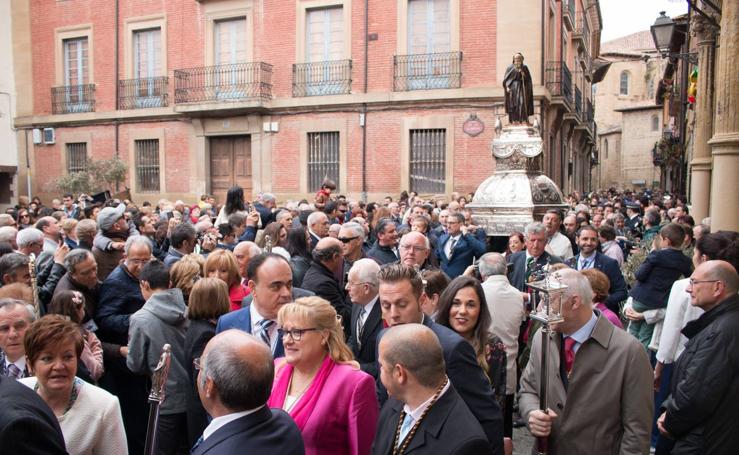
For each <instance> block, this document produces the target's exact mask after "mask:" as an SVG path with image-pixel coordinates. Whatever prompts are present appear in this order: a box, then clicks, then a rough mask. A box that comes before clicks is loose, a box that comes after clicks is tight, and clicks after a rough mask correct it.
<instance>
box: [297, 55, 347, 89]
mask: <svg viewBox="0 0 739 455" xmlns="http://www.w3.org/2000/svg"><path fill="white" fill-rule="evenodd" d="M351 90H352V61H351V60H331V61H325V62H312V63H294V64H293V96H294V97H299V96H323V95H343V94H346V93H351Z"/></svg>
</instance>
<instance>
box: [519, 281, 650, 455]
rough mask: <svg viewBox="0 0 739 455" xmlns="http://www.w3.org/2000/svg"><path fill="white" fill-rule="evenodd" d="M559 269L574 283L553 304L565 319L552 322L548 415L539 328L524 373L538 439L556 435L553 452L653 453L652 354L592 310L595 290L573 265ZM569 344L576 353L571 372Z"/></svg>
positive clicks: (526, 410)
mask: <svg viewBox="0 0 739 455" xmlns="http://www.w3.org/2000/svg"><path fill="white" fill-rule="evenodd" d="M558 273H559V275H560V277H561V279H562V281H563V282H564V284H566V285H567V286H568V288H567V289H566V291H565V293H564V295H563V296H562V299H561V304H558V303H554V304H553V308H555V309H556V308H557V307H560V312H561V314H562V316H563V317H564V321H563V322H561V323H558V324H552V330H553V332H554V334H553V336H552V339H551V341H550V343H549V351H548V352H549V355H548V365H549V369H548V373H549V374H548V376H549V380H548V388H547V407H548V413H544V412H543V411H541V410H540V409H539V408H540V402H539V386H540V379H541V348H542V345H541V336H542V332H541V331H539V332H538V333H537V334H536V335H535V337H534V342H533V348H532V350H531V359H530V361H529V363H528V365H527V366H526V369H525V371H524V373H523V376H522V378H521V398H520V400H519V410H520V412H521V416H522V417H523V418H524V420H525V421H527V423H528V425H529V430H530V431H531V433H532V434H533V435H534V436H537V437H543V436H549V448H550V452H549V453H550V454H553V455H556V454H559V455H578V454H588V455H597V454H639V455H642V454H645V455H646V454H648V453H649V436H650V433H651V428H652V416H653V412H654V404H653V395H652V394H653V391H652V369H651V367H650V364H649V359H648V358H647V355H646V352H645V351H644V348H643V347H642V346H641V344H640V343H639V342H638V341H637V340H636V339H635V338H633V337H632V336H631V335H629V334H628V333H627V332H625V331H623V330H621V329H619V328H617V327H615V326H614V325H613V324H611V323H610V322H609V321H608V320H607V319H605V318H604V317H603V316H602V315H601V314H600V312H598V311H597V310H593V305H592V296H593V292H592V289H591V288H590V285H589V283H588V281H587V279H586V278H585V277H584V276H583V275H581V274H580V273H579V272H577V271H575V270H571V269H566V270H561V271H559V272H558ZM563 338H564V339H563ZM568 338H569V339H570V340H569V341H568V340H567V339H568ZM566 346H567V347H570V349H569V352H574V354H573V355H574V359H573V360H572V361H571V366H570V369H569V373H568V372H567V371H568V368H567V364H568V362H567V361H566V357H567V351H568V350H567V348H566ZM560 353H561V354H560Z"/></svg>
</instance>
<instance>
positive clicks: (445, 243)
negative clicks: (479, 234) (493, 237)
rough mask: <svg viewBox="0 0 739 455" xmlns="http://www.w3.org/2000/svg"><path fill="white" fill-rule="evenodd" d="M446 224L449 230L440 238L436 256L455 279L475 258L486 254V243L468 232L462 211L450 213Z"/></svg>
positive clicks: (450, 276)
mask: <svg viewBox="0 0 739 455" xmlns="http://www.w3.org/2000/svg"><path fill="white" fill-rule="evenodd" d="M446 224H447V229H448V230H449V231H448V232H447V233H446V234H445V235H442V236H441V237H440V238H439V243H438V245H437V247H436V257H438V258H439V263H440V264H441V270H442V271H444V273H446V274H447V275H448V276H449V278H452V279H454V278H456V277H458V276H460V275H462V274H463V273H464V271H465V269H467V267H469V266H470V265H472V262H473V261H474V259H475V258H479V257H480V256H482V255H483V254H485V243H484V242H481V241H480V239H478V238H476V237H475V236H474V235H472V234H470V233H468V232H467V226H465V225H464V215H463V214H461V213H454V214H451V215H449V218H448V219H447V222H446Z"/></svg>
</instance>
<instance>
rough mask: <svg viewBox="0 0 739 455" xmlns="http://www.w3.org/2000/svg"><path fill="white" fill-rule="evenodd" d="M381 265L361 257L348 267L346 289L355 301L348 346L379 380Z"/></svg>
mask: <svg viewBox="0 0 739 455" xmlns="http://www.w3.org/2000/svg"><path fill="white" fill-rule="evenodd" d="M379 272H380V266H379V265H377V262H375V261H374V260H372V259H367V258H365V259H360V260H358V261H357V262H355V263H354V265H353V266H352V268H351V270H349V277H348V279H347V282H346V290H347V292H348V293H349V298H350V299H351V302H352V304H353V305H352V316H351V322H350V328H351V336H350V337H349V343H348V344H349V347H350V348H351V350H352V352H353V353H354V358H355V359H356V360H357V361H358V362H359V367H360V368H361V369H362V371H364V372H365V373H367V374H370V375H372V376H373V377H374V378H375V379H377V363H376V361H375V360H376V359H377V356H376V354H375V347H376V346H377V335H378V334H379V333H380V330H382V314H381V311H380V304H379V302H378V297H379V296H378V289H379V286H380V282H379V280H378V279H377V274H378V273H379Z"/></svg>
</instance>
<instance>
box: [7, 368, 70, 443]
mask: <svg viewBox="0 0 739 455" xmlns="http://www.w3.org/2000/svg"><path fill="white" fill-rule="evenodd" d="M0 403H2V406H0V455H16V454H24V455H57V454H59V455H61V454H65V455H66V453H67V450H66V448H65V447H64V437H63V436H62V430H61V428H59V421H58V420H57V418H56V417H55V416H54V414H53V413H52V412H51V409H49V407H48V406H47V405H46V403H44V400H42V399H41V397H39V396H38V394H37V393H36V392H34V391H33V390H31V389H30V388H28V387H26V386H24V385H22V384H20V383H19V382H18V381H16V380H15V379H10V378H6V377H3V376H0Z"/></svg>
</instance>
